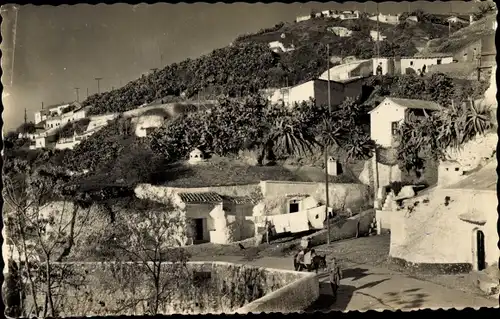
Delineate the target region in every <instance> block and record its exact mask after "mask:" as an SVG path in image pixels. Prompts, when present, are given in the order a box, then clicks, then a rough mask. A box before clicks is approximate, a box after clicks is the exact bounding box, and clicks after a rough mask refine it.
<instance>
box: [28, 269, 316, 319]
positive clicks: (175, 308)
mask: <svg viewBox="0 0 500 319" xmlns="http://www.w3.org/2000/svg"><path fill="white" fill-rule="evenodd" d="M151 266H153V265H152V264H149V268H151ZM54 267H55V268H54V269H58V268H61V269H65V270H64V271H65V272H66V274H67V275H66V277H65V279H66V283H63V284H62V285H61V288H60V289H58V291H57V296H56V299H57V300H56V301H55V303H56V304H57V305H58V306H57V314H58V315H59V316H63V317H66V316H96V315H145V314H148V313H151V307H153V305H154V304H155V297H154V296H155V289H154V285H153V280H152V277H151V272H150V270H149V269H148V267H146V265H143V264H137V263H131V262H123V263H113V262H110V263H60V264H55V265H54ZM160 284H161V286H162V287H163V294H162V298H161V299H160V301H159V303H158V313H161V314H175V313H182V314H203V313H235V312H237V313H242V312H246V311H253V312H263V311H268V312H277V311H280V312H281V311H286V310H290V311H300V310H303V309H305V308H306V307H308V306H309V305H310V304H312V303H313V302H314V301H315V300H316V299H317V298H318V296H319V283H318V279H317V277H316V276H315V274H310V273H302V272H294V271H286V270H278V269H269V268H263V267H255V266H248V265H239V264H232V263H227V262H188V263H186V264H173V263H164V264H162V270H161V275H160ZM284 296H286V298H285V297H284ZM37 299H38V300H39V304H43V299H44V295H43V294H42V293H41V291H40V294H39V295H38V298H37ZM284 300H286V304H285V303H284ZM284 305H285V306H284ZM30 306H31V305H29V304H26V307H27V308H30Z"/></svg>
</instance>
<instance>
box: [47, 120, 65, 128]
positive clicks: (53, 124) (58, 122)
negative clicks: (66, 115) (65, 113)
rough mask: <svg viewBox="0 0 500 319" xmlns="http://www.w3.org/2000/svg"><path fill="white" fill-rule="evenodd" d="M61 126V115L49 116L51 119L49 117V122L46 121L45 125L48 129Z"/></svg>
mask: <svg viewBox="0 0 500 319" xmlns="http://www.w3.org/2000/svg"><path fill="white" fill-rule="evenodd" d="M59 126H61V118H59V117H56V118H49V119H47V122H45V127H46V128H47V129H51V128H56V127H59Z"/></svg>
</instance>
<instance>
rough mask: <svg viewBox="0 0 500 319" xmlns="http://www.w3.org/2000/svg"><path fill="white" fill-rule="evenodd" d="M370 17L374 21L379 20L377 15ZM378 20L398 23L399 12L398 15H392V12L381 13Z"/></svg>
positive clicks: (393, 23)
mask: <svg viewBox="0 0 500 319" xmlns="http://www.w3.org/2000/svg"><path fill="white" fill-rule="evenodd" d="M368 19H370V20H372V21H377V15H374V16H371V17H369V18H368ZM378 21H379V22H381V23H387V24H392V25H396V24H398V23H399V14H398V15H390V14H383V13H379V15H378Z"/></svg>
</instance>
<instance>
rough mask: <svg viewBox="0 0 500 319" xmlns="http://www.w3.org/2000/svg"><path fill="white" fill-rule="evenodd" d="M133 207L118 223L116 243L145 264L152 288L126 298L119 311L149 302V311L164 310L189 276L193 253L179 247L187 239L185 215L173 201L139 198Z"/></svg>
mask: <svg viewBox="0 0 500 319" xmlns="http://www.w3.org/2000/svg"><path fill="white" fill-rule="evenodd" d="M129 208H133V209H134V211H135V212H134V213H132V214H130V215H128V216H127V219H126V220H123V222H121V223H119V224H118V225H114V229H115V235H114V237H113V244H114V246H115V247H116V248H117V249H119V250H120V251H122V252H124V254H125V256H126V259H127V260H128V261H132V262H133V263H134V264H136V265H140V266H142V268H143V269H144V270H145V273H146V278H147V282H146V283H144V284H146V285H148V286H150V287H151V289H149V290H148V292H147V293H146V295H145V296H139V295H136V296H135V298H134V300H128V301H126V302H125V303H124V304H123V307H121V308H120V309H115V312H116V313H120V312H121V311H123V310H125V309H126V308H128V309H135V308H136V307H137V306H138V305H139V304H140V303H143V302H145V303H146V305H147V306H146V308H147V309H148V310H147V312H148V313H149V314H152V315H155V314H158V313H160V312H161V311H160V307H161V305H162V304H165V303H167V302H169V301H170V300H171V294H172V292H175V291H176V290H177V288H178V285H179V284H180V279H181V278H185V274H186V262H187V260H188V258H189V256H188V255H187V254H186V252H185V251H184V250H183V249H182V248H180V247H179V246H182V245H183V244H184V243H185V242H186V237H185V234H184V229H185V219H184V217H183V214H182V212H181V211H179V210H177V209H175V208H174V207H173V206H172V205H164V204H159V203H156V202H152V201H146V200H142V199H135V203H134V204H133V205H131V206H129Z"/></svg>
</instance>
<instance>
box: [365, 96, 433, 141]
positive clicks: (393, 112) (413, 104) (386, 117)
mask: <svg viewBox="0 0 500 319" xmlns="http://www.w3.org/2000/svg"><path fill="white" fill-rule="evenodd" d="M440 109H441V107H440V105H439V104H437V103H436V102H432V101H424V100H413V99H401V98H394V97H387V98H385V99H384V100H383V101H382V102H381V103H380V104H379V105H378V106H377V107H375V108H374V109H373V110H371V111H370V112H368V114H370V136H371V139H372V140H373V141H375V143H377V144H379V145H381V146H383V147H392V146H393V143H394V142H395V140H394V138H395V137H396V136H397V134H398V130H399V126H400V125H401V123H403V122H404V121H405V119H406V117H407V116H408V113H410V112H411V113H412V114H413V115H415V116H424V115H425V113H430V112H433V111H438V110H440Z"/></svg>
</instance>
